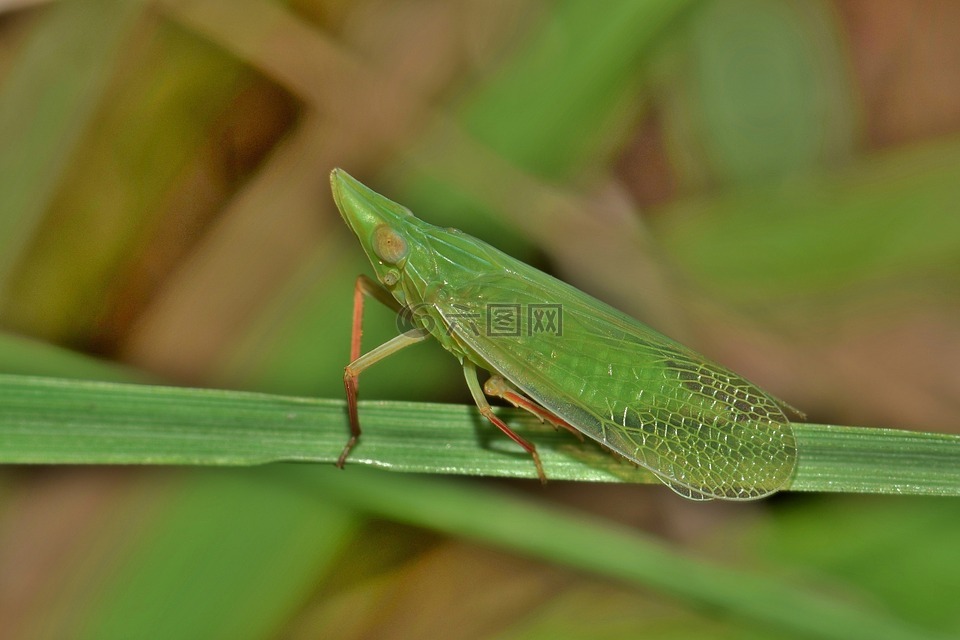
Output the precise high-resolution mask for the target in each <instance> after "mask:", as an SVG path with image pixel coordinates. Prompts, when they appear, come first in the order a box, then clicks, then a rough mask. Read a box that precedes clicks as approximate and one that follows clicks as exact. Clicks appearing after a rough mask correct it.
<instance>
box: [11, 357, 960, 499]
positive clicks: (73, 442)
mask: <svg viewBox="0 0 960 640" xmlns="http://www.w3.org/2000/svg"><path fill="white" fill-rule="evenodd" d="M360 412H361V416H362V420H363V424H364V428H365V434H364V437H363V438H362V439H361V442H360V444H359V445H358V446H357V448H356V449H355V450H354V452H353V454H351V457H350V462H351V463H352V464H354V465H367V466H373V467H380V468H385V469H391V470H394V471H404V472H414V473H442V474H451V473H452V474H464V475H486V476H500V477H519V478H532V477H534V470H533V465H532V463H531V462H530V460H529V458H528V456H526V455H525V454H524V453H523V452H522V451H519V450H515V449H514V447H512V446H511V445H510V443H509V441H507V440H506V439H505V438H502V437H500V436H499V434H498V433H496V432H494V431H493V430H492V429H489V428H488V427H486V426H484V425H483V423H482V421H481V420H480V418H479V417H478V414H477V412H476V410H475V408H473V407H470V406H461V405H444V404H427V403H413V402H365V403H362V406H361V409H360ZM502 415H504V416H505V418H506V419H508V420H509V421H510V423H511V424H512V426H513V428H514V429H515V430H516V431H517V433H519V434H520V435H521V436H523V437H526V438H529V439H530V440H532V441H533V442H534V443H536V445H537V447H538V448H539V450H540V456H541V459H542V460H543V465H544V468H545V469H546V470H547V474H548V475H549V476H550V477H551V478H552V479H554V480H578V481H594V482H614V481H623V482H655V480H654V479H653V478H652V477H651V476H650V474H648V473H646V472H645V471H643V470H640V469H635V468H633V467H631V466H629V465H627V464H624V463H621V462H620V461H618V460H617V459H615V458H614V457H613V456H610V455H609V454H607V453H605V452H604V451H602V450H601V449H600V448H599V447H597V446H594V445H592V444H581V443H579V442H577V441H576V440H574V439H573V438H571V437H570V436H569V435H568V434H566V433H557V432H555V431H553V430H552V429H551V428H549V427H545V426H543V425H541V424H539V423H538V422H537V421H536V420H535V419H534V418H533V417H532V416H530V415H528V414H524V413H523V412H518V411H512V410H502ZM794 429H795V432H796V436H797V442H798V448H799V451H800V459H799V463H798V466H797V472H796V475H795V478H794V481H793V483H792V484H791V486H790V489H791V490H795V491H833V492H864V493H888V494H900V495H906V494H913V495H942V496H960V464H958V461H960V436H954V435H941V434H931V433H916V432H911V431H900V430H894V429H867V428H859V427H839V426H831V425H815V424H795V425H794ZM347 433H348V428H347V421H346V411H345V407H344V402H343V401H340V400H327V399H312V398H298V397H289V396H277V395H267V394H258V393H248V392H237V391H218V390H210V389H191V388H174V387H163V386H152V385H130V384H117V383H106V382H85V381H74V380H65V379H58V378H37V377H28V376H9V375H5V376H0V441H2V442H3V443H4V444H3V448H2V450H0V463H21V464H177V465H226V466H230V465H254V464H263V463H267V462H277V461H310V462H325V463H332V462H334V461H335V460H336V458H337V456H338V455H339V454H340V451H341V449H342V447H343V444H344V441H345V438H346V434H347Z"/></svg>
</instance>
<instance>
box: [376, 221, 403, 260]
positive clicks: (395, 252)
mask: <svg viewBox="0 0 960 640" xmlns="http://www.w3.org/2000/svg"><path fill="white" fill-rule="evenodd" d="M373 250H374V251H375V252H376V253H377V255H378V256H379V257H380V259H381V260H383V261H384V262H386V263H387V264H397V263H398V262H400V261H401V260H403V259H404V258H406V257H407V241H406V240H404V239H403V236H401V235H400V234H399V233H397V232H396V231H394V230H393V229H391V228H390V227H388V226H386V225H382V226H379V227H377V228H376V229H375V230H374V232H373Z"/></svg>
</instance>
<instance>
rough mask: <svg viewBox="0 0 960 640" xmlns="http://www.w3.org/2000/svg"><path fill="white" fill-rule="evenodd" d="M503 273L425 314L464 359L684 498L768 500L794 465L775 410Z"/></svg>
mask: <svg viewBox="0 0 960 640" xmlns="http://www.w3.org/2000/svg"><path fill="white" fill-rule="evenodd" d="M503 258H504V260H505V261H509V262H507V263H506V265H507V266H508V268H506V269H504V271H503V272H502V273H496V274H486V275H481V276H478V277H476V278H474V279H473V280H471V282H469V283H467V284H464V285H461V286H460V287H457V288H455V289H448V290H447V291H446V292H445V295H444V296H442V299H441V300H439V301H438V302H437V307H436V308H437V309H438V311H439V312H440V314H441V316H442V317H443V318H444V321H445V322H446V323H447V325H448V327H449V331H450V332H451V334H452V336H453V337H454V339H456V340H457V341H458V342H459V343H460V344H461V345H462V346H463V348H464V351H465V352H466V353H467V354H468V357H471V358H473V359H475V360H476V361H477V364H479V365H481V366H484V367H489V368H490V369H492V370H494V371H496V372H498V373H500V374H501V375H502V376H503V377H504V378H506V379H507V380H509V381H510V382H511V383H513V384H514V385H516V386H517V387H518V388H519V389H521V390H522V391H523V392H524V393H526V394H527V395H528V396H529V397H530V398H532V399H533V400H535V401H536V402H538V403H539V404H541V405H542V406H543V407H545V408H547V409H548V410H550V411H552V412H553V413H555V414H557V415H558V416H560V417H562V418H563V419H564V420H566V421H567V422H569V423H570V424H571V425H573V426H574V427H576V428H577V429H578V430H580V431H582V432H583V433H584V434H585V435H587V436H589V437H591V438H593V439H594V440H597V441H598V442H600V443H601V444H603V445H604V446H606V447H608V448H610V449H612V450H614V451H616V452H617V453H619V454H621V455H623V456H624V457H626V458H627V459H629V460H632V461H633V462H635V463H637V464H639V465H641V466H643V467H645V468H647V469H649V470H650V471H652V472H653V473H654V474H656V475H657V476H658V477H659V478H660V479H661V480H663V481H664V482H665V483H666V484H667V485H669V486H670V487H671V488H672V489H674V491H676V492H678V493H680V494H681V495H684V496H686V497H689V498H694V499H709V498H726V499H753V498H760V497H763V496H766V495H769V494H770V493H773V492H775V491H777V490H779V489H781V488H783V487H784V485H785V484H786V483H787V481H788V480H789V478H790V476H791V475H792V473H793V469H794V467H795V465H796V456H797V454H796V442H795V440H794V436H793V430H792V428H791V426H790V422H789V420H788V419H787V417H786V416H785V415H784V412H783V409H782V408H781V406H780V404H778V401H777V400H775V399H774V398H772V397H771V396H769V395H768V394H767V393H766V392H764V391H762V390H761V389H759V388H758V387H756V386H755V385H753V384H752V383H750V382H748V381H747V380H745V379H743V378H742V377H740V376H738V375H737V374H735V373H733V372H731V371H729V370H727V369H725V368H723V367H721V366H719V365H716V364H713V363H711V362H709V361H707V360H706V359H705V358H703V357H702V356H700V355H699V354H697V353H696V352H694V351H692V350H690V349H688V348H687V347H684V346H683V345H681V344H679V343H677V342H674V341H673V340H671V339H669V338H667V337H665V336H663V335H661V334H659V333H657V332H656V331H654V330H653V329H650V328H649V327H647V326H646V325H644V324H642V323H640V322H638V321H636V320H634V319H633V318H630V317H629V316H627V315H625V314H623V313H621V312H619V311H617V310H616V309H614V308H612V307H610V306H608V305H606V304H604V303H602V302H600V301H598V300H596V299H594V298H592V297H590V296H588V295H586V294H585V293H583V292H581V291H579V290H577V289H575V288H573V287H571V286H570V285H567V284H566V283H563V282H561V281H559V280H556V279H555V278H552V277H550V276H548V275H546V274H544V273H542V272H540V271H537V270H536V269H534V268H533V267H529V266H527V265H525V264H523V263H521V262H519V261H515V260H514V259H513V258H509V256H506V255H504V256H503Z"/></svg>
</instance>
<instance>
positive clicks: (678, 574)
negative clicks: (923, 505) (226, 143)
mask: <svg viewBox="0 0 960 640" xmlns="http://www.w3.org/2000/svg"><path fill="white" fill-rule="evenodd" d="M301 473H302V475H303V477H304V479H305V480H306V482H307V483H309V484H310V485H311V486H318V487H319V490H320V491H322V492H323V494H324V495H325V496H329V497H330V498H332V499H334V500H337V501H341V502H342V503H343V504H345V505H350V506H352V507H354V508H359V509H362V510H365V511H369V512H371V513H374V514H376V515H379V516H382V517H386V518H389V519H392V520H398V521H401V522H407V523H409V524H414V525H417V526H421V527H426V528H430V529H433V530H437V531H443V532H445V533H448V534H450V535H455V536H459V537H465V538H468V539H474V540H478V541H481V542H483V543H485V544H493V545H496V546H500V547H504V548H507V549H511V550H514V551H516V552H519V553H521V554H523V555H528V556H532V557H538V558H542V559H544V560H546V561H548V562H553V563H559V564H564V565H567V566H572V567H575V568H579V569H584V570H587V571H591V572H594V573H598V574H600V575H605V576H608V577H613V578H615V579H618V580H623V581H625V582H628V583H632V584H636V585H642V586H645V587H651V588H653V589H656V590H657V591H658V592H663V593H668V594H671V595H674V596H677V597H679V598H681V599H683V600H685V601H687V602H694V603H698V604H700V605H703V606H706V607H709V608H711V609H718V610H720V611H723V612H725V613H727V614H732V615H734V616H736V617H740V618H743V619H746V620H750V621H753V622H759V623H761V624H763V625H765V626H767V627H768V628H773V629H775V630H777V631H778V632H779V633H780V634H782V633H790V634H796V635H797V637H813V638H844V639H845V638H853V637H858V638H859V637H862V638H891V639H892V638H910V639H915V638H924V637H932V636H931V635H930V634H925V633H923V632H922V631H921V630H919V629H917V628H911V627H909V626H908V625H906V624H905V623H903V622H901V621H899V620H897V619H895V618H893V617H891V616H889V614H884V613H882V612H878V611H869V612H868V611H867V610H866V608H865V607H859V606H855V605H851V603H849V602H846V601H844V600H843V599H838V598H836V597H834V596H831V595H821V594H818V593H813V592H812V591H807V590H803V589H798V588H795V587H792V586H790V585H788V584H784V583H783V582H782V581H777V580H773V579H767V578H764V577H760V576H756V575H751V574H748V573H745V572H738V571H735V570H731V569H727V568H723V567H720V566H716V565H712V564H709V563H706V562H704V561H702V560H700V559H693V558H687V557H684V556H682V555H680V554H678V553H676V552H674V551H672V550H671V549H669V548H668V547H666V546H665V545H662V544H660V543H658V542H656V541H653V540H651V539H649V538H647V537H644V536H642V535H638V533H637V532H636V531H634V530H632V529H628V528H626V527H618V526H616V525H612V524H611V523H609V522H605V521H600V520H597V519H594V518H591V517H590V516H587V515H584V514H583V513H576V514H572V513H570V512H567V511H565V510H563V509H560V508H556V507H547V506H545V505H543V504H542V503H539V502H535V501H533V500H526V499H522V498H518V497H510V496H506V495H504V494H503V493H502V492H494V491H490V490H486V489H483V488H480V487H467V486H463V485H460V484H457V483H436V482H427V481H424V480H423V479H419V478H397V479H396V480H391V481H390V482H388V483H385V482H382V477H380V475H379V474H371V473H355V474H346V473H336V472H334V471H330V470H325V471H324V472H316V473H314V470H312V469H309V470H308V469H304V470H302V472H301ZM467 505H469V507H466V506H467Z"/></svg>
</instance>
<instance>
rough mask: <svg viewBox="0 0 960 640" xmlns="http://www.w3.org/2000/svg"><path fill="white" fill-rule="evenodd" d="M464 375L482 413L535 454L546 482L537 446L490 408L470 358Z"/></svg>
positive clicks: (466, 361)
mask: <svg viewBox="0 0 960 640" xmlns="http://www.w3.org/2000/svg"><path fill="white" fill-rule="evenodd" d="M463 375H464V377H465V378H466V379H467V387H468V388H469V389H470V395H472V396H473V401H474V402H476V403H477V408H478V409H480V414H481V415H482V416H483V417H484V418H486V419H487V420H489V421H490V422H492V423H493V425H494V426H495V427H496V428H498V429H500V431H503V432H504V433H505V434H506V435H507V437H509V438H510V439H511V440H513V441H514V442H516V443H517V444H518V445H520V446H521V447H523V448H524V449H525V450H526V451H527V453H529V454H530V455H531V456H533V464H535V465H536V467H537V476H538V477H539V478H540V482H542V483H543V484H546V483H547V476H546V475H545V474H544V473H543V465H541V464H540V455H539V454H538V453H537V448H536V447H535V446H533V444H531V443H529V442H527V441H526V440H524V439H523V438H521V437H520V436H519V435H517V434H516V433H515V432H514V431H513V429H511V428H510V427H508V426H507V423H505V422H504V421H503V420H501V419H500V418H498V417H497V415H496V414H495V413H494V412H493V409H491V408H490V403H489V402H487V399H486V397H485V396H484V395H483V390H482V389H481V388H480V379H479V378H477V367H476V366H475V365H474V364H473V363H472V362H470V361H469V360H464V361H463Z"/></svg>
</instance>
